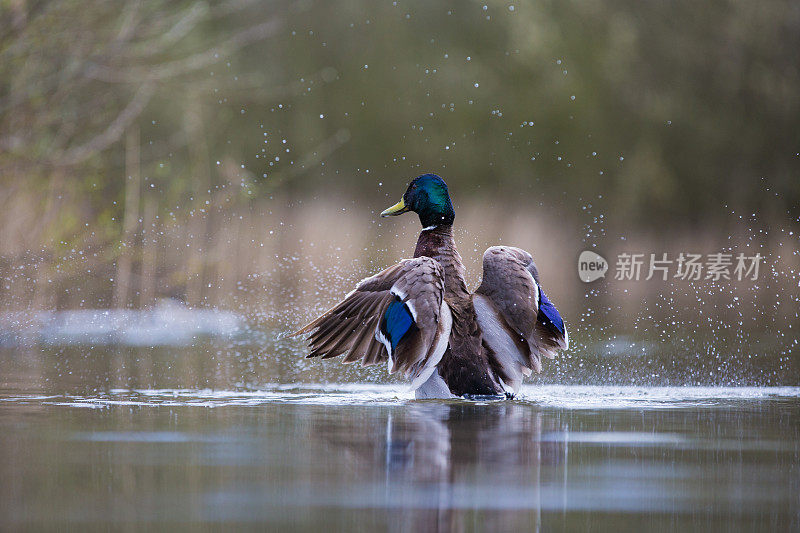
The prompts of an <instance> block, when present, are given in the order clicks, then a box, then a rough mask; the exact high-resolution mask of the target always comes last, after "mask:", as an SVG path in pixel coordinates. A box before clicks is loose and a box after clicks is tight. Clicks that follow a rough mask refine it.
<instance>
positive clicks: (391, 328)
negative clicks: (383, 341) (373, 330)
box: [381, 299, 414, 352]
mask: <svg viewBox="0 0 800 533" xmlns="http://www.w3.org/2000/svg"><path fill="white" fill-rule="evenodd" d="M413 323H414V318H413V317H412V316H411V312H410V311H409V310H408V307H406V304H404V303H403V302H401V301H400V300H399V299H397V300H395V301H393V302H392V303H390V304H389V307H388V308H387V309H386V313H384V315H383V327H382V328H381V329H382V330H383V334H384V335H386V338H387V339H389V342H390V343H391V345H392V351H393V352H394V350H395V349H396V348H397V344H398V343H399V342H400V340H401V339H402V338H403V336H405V334H406V333H408V330H410V329H411V325H412V324H413Z"/></svg>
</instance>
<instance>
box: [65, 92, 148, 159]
mask: <svg viewBox="0 0 800 533" xmlns="http://www.w3.org/2000/svg"><path fill="white" fill-rule="evenodd" d="M154 90H155V84H154V83H152V82H145V83H144V84H142V86H141V87H139V90H138V91H136V94H135V95H134V96H133V98H132V99H131V101H130V103H129V104H128V105H127V106H126V107H125V109H123V110H122V111H121V112H120V114H119V115H117V118H115V119H114V121H113V122H112V123H111V124H109V126H108V128H106V130H105V131H104V132H103V133H101V134H99V135H97V136H95V137H94V138H92V139H91V140H90V141H89V142H87V143H84V144H82V145H80V146H76V147H74V148H70V149H69V150H67V151H66V152H65V153H64V154H63V155H62V156H60V157H58V158H57V159H56V161H55V163H56V164H58V165H76V164H78V163H81V162H83V161H85V160H86V159H87V158H89V157H91V156H92V154H95V153H97V152H100V151H102V150H105V149H106V148H108V147H109V146H111V145H112V144H114V143H115V142H117V141H118V140H119V139H120V138H122V134H123V133H124V132H125V130H126V129H127V128H128V126H130V124H131V123H132V122H133V121H134V120H136V118H137V117H138V116H139V115H140V114H141V113H142V111H144V108H145V107H146V106H147V104H148V103H149V102H150V98H151V97H152V96H153V91H154Z"/></svg>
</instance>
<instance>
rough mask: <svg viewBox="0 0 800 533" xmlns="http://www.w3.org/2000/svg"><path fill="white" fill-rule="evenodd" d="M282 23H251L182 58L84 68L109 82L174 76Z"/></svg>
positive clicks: (262, 36) (209, 62)
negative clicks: (122, 66) (232, 34)
mask: <svg viewBox="0 0 800 533" xmlns="http://www.w3.org/2000/svg"><path fill="white" fill-rule="evenodd" d="M282 22H283V21H282V20H281V19H279V18H274V19H271V20H268V21H267V22H264V23H262V24H257V25H255V26H251V27H250V28H247V29H246V30H243V31H241V32H239V33H237V34H236V35H234V36H233V37H231V38H230V39H228V40H227V41H225V42H223V43H222V44H220V45H219V46H217V47H215V48H210V49H208V50H205V51H203V52H200V53H198V54H195V55H193V56H189V57H186V58H183V59H177V60H175V61H169V62H167V63H162V64H160V65H153V66H149V67H126V68H125V69H124V70H118V69H117V68H115V67H109V66H107V65H97V64H93V65H90V66H89V67H88V68H87V73H86V75H87V76H88V77H90V78H94V79H98V80H102V81H107V82H110V83H140V82H141V81H142V80H150V81H157V80H163V79H167V78H174V77H176V76H180V75H181V74H185V73H187V72H192V71H194V70H198V69H201V68H203V67H207V66H208V65H212V64H214V63H216V62H218V61H220V60H221V59H222V58H223V57H225V56H228V55H230V54H231V53H233V52H235V51H237V50H239V49H240V48H243V47H245V46H247V45H248V44H252V43H254V42H258V41H261V40H263V39H266V38H267V37H269V36H271V35H273V34H274V33H275V32H276V31H277V30H278V28H279V27H280V26H281V24H282Z"/></svg>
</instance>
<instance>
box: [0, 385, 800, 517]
mask: <svg viewBox="0 0 800 533" xmlns="http://www.w3.org/2000/svg"><path fill="white" fill-rule="evenodd" d="M799 400H800V388H795V387H781V388H716V387H675V388H669V387H663V388H647V387H618V386H609V387H583V386H552V385H550V386H540V387H536V386H528V387H526V388H525V389H524V391H523V393H522V394H521V395H520V396H519V397H518V398H517V399H515V400H512V401H496V402H467V401H452V402H441V401H414V400H413V399H412V395H411V394H410V393H408V392H407V391H406V390H405V389H404V388H403V387H402V386H383V385H367V384H363V385H361V384H342V385H325V386H314V385H303V386H297V385H291V386H287V385H273V386H264V387H262V388H259V389H256V390H254V389H249V390H192V389H111V390H109V391H107V392H103V393H91V394H52V393H43V392H42V391H35V392H34V391H27V392H26V391H24V390H20V389H19V388H15V389H13V390H12V389H6V390H5V391H4V392H3V393H2V394H0V447H2V449H3V453H2V456H0V478H2V479H3V483H2V484H0V487H2V488H0V503H2V508H3V513H2V514H0V529H5V528H11V529H16V528H23V527H31V528H39V527H43V526H44V527H52V528H62V527H66V528H73V529H78V530H80V529H83V528H87V527H88V528H100V529H120V528H123V529H124V528H126V527H129V526H130V527H137V528H143V527H147V528H152V527H156V528H160V529H171V528H174V527H175V526H180V527H191V528H194V529H219V528H223V527H229V526H235V525H246V526H250V527H254V528H267V529H277V528H284V529H290V530H309V531H310V530H341V531H373V530H383V529H388V530H397V531H430V530H437V529H438V530H444V531H449V530H456V531H458V530H464V531H473V530H487V531H499V530H537V529H540V530H561V529H565V530H576V529H581V530H583V529H609V530H616V531H619V530H629V531H641V530H644V529H649V530H653V529H681V530H685V529H690V530H708V529H720V530H721V529H726V530H730V529H741V530H752V529H763V530H766V529H772V530H774V529H780V530H787V529H797V528H800V511H798V509H800V501H798V498H800V460H799V457H800V424H799V423H798V422H800V420H799V418H798V415H800V401H799Z"/></svg>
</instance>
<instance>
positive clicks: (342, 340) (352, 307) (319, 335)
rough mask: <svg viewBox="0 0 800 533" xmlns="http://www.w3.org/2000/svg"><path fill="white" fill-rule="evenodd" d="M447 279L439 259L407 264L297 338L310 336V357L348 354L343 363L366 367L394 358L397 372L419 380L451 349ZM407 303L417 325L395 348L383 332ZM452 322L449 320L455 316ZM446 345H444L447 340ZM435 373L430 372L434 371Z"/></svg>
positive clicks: (375, 279)
mask: <svg viewBox="0 0 800 533" xmlns="http://www.w3.org/2000/svg"><path fill="white" fill-rule="evenodd" d="M443 296H444V274H443V272H442V268H441V266H440V265H439V264H438V263H437V262H436V261H435V260H433V259H431V258H428V257H419V258H415V259H404V260H402V261H400V262H399V263H398V264H396V265H394V266H391V267H389V268H387V269H386V270H384V271H383V272H380V273H379V274H376V275H375V276H372V277H370V278H367V279H365V280H363V281H361V282H360V283H358V285H357V286H356V289H355V290H354V291H353V292H351V293H350V294H348V295H347V297H346V298H345V299H344V300H343V301H342V302H340V303H338V304H337V305H335V306H333V307H332V308H331V309H329V310H328V311H327V312H325V313H324V314H323V315H322V316H320V317H319V318H317V319H316V320H314V321H312V322H311V323H310V324H308V325H307V326H305V327H303V328H302V329H300V330H299V331H298V332H297V333H296V335H298V334H302V333H310V335H309V346H310V348H311V352H310V353H309V355H308V357H321V358H323V359H327V358H330V357H336V356H338V355H342V354H345V357H344V360H343V362H345V363H351V362H355V361H358V360H361V362H362V364H363V365H372V364H375V363H379V362H381V361H386V360H388V359H390V357H391V367H390V371H391V372H396V371H400V372H403V373H404V374H406V375H407V376H413V377H414V378H418V377H419V376H420V375H421V374H423V373H424V372H426V371H427V370H426V369H428V370H431V371H432V367H430V364H431V363H432V364H433V365H435V364H436V363H438V361H439V359H440V358H441V355H442V353H444V350H445V349H446V346H447V345H446V340H447V338H448V337H449V334H450V331H449V328H450V322H447V324H446V329H447V331H443V328H445V325H444V324H440V316H441V313H442V312H443V307H446V305H447V304H445V303H444V301H443ZM398 299H399V300H400V301H402V302H403V303H404V304H405V306H406V308H407V309H408V312H409V313H410V314H411V315H412V318H413V325H412V327H411V328H410V329H409V330H408V332H407V333H406V334H405V335H404V336H402V338H401V340H400V341H399V343H398V342H395V344H396V348H395V349H394V352H395V353H391V354H390V353H389V352H390V351H391V350H392V346H391V342H390V341H389V340H388V339H387V338H386V337H385V335H384V332H382V330H381V326H382V321H383V320H384V315H385V314H386V310H387V309H388V307H389V305H390V304H391V303H392V302H395V301H397V300H398ZM447 313H448V320H449V310H447ZM443 339H444V341H445V342H444V343H443V342H442V340H443ZM429 367H430V368H429Z"/></svg>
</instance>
